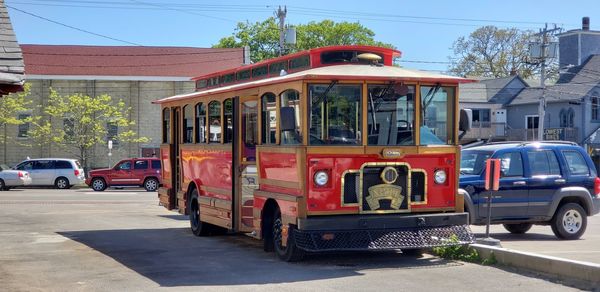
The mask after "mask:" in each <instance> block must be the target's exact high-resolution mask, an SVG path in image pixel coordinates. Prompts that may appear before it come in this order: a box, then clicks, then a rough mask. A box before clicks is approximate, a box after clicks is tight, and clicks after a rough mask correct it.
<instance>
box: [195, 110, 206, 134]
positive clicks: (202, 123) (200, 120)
mask: <svg viewBox="0 0 600 292" xmlns="http://www.w3.org/2000/svg"><path fill="white" fill-rule="evenodd" d="M195 132H196V143H206V106H205V105H204V104H203V103H201V102H199V103H197V104H196V131H195Z"/></svg>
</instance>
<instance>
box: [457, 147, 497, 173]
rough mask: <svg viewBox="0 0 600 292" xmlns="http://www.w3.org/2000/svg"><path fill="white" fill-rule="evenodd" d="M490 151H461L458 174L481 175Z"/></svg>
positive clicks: (490, 153) (490, 154)
mask: <svg viewBox="0 0 600 292" xmlns="http://www.w3.org/2000/svg"><path fill="white" fill-rule="evenodd" d="M490 156H492V152H490V151H477V150H463V151H461V158H460V174H481V172H482V171H483V168H484V167H485V161H486V159H488V158H490Z"/></svg>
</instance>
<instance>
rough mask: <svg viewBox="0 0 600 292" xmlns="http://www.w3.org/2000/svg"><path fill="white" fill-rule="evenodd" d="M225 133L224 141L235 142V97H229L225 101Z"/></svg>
mask: <svg viewBox="0 0 600 292" xmlns="http://www.w3.org/2000/svg"><path fill="white" fill-rule="evenodd" d="M223 123H224V124H223V130H224V131H225V132H224V133H223V134H224V136H223V140H224V143H231V142H233V99H231V98H229V99H226V100H225V101H224V102H223Z"/></svg>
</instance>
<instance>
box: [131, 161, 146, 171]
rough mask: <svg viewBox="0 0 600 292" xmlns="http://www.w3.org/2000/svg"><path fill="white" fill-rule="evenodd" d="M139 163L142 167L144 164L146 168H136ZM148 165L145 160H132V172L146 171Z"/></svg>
mask: <svg viewBox="0 0 600 292" xmlns="http://www.w3.org/2000/svg"><path fill="white" fill-rule="evenodd" d="M140 162H141V163H142V165H143V164H145V165H146V167H145V168H137V165H138V163H140ZM148 165H149V163H148V160H147V159H140V160H134V162H133V170H147V169H148Z"/></svg>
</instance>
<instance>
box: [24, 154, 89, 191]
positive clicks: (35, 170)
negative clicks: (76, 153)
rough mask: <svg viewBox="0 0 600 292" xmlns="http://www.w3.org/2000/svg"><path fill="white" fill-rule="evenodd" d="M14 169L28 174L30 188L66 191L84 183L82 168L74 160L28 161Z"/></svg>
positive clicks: (47, 159) (39, 159)
mask: <svg viewBox="0 0 600 292" xmlns="http://www.w3.org/2000/svg"><path fill="white" fill-rule="evenodd" d="M14 168H15V169H17V170H24V171H27V172H29V175H30V176H31V186H55V187H56V188H57V189H68V188H70V187H72V186H73V185H76V184H82V183H84V182H85V174H84V172H83V168H82V167H81V165H80V164H79V161H77V160H76V159H68V158H38V159H28V160H25V161H23V162H21V163H19V164H17V166H15V167H14Z"/></svg>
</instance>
